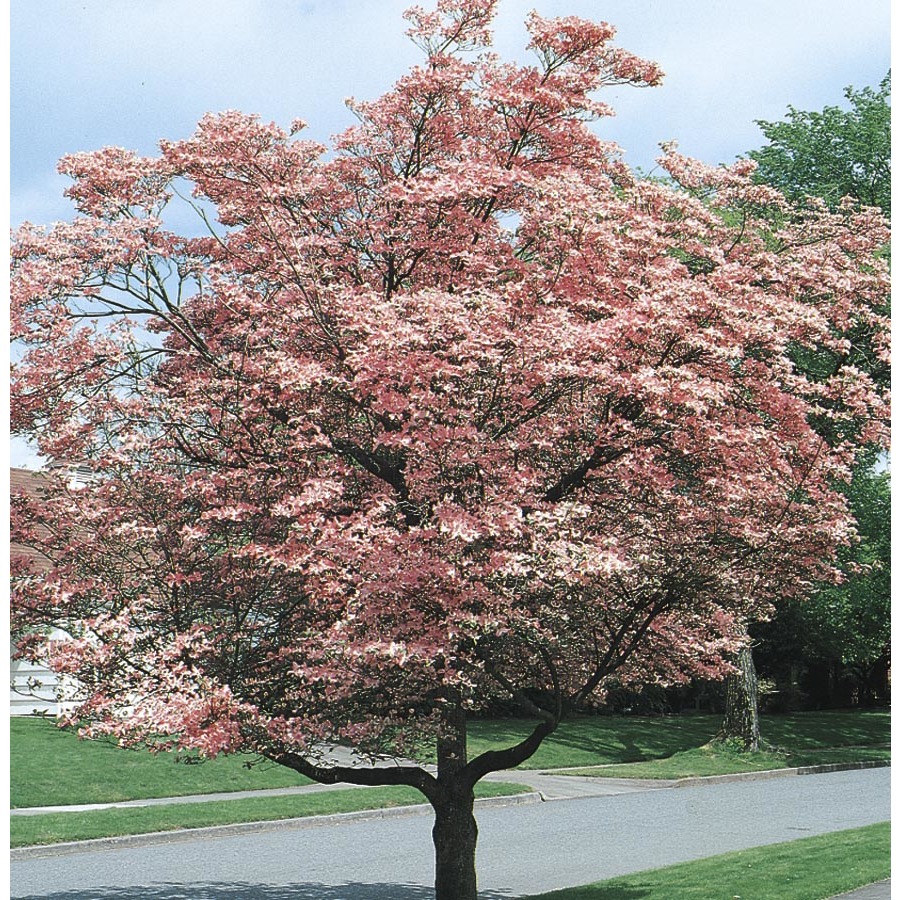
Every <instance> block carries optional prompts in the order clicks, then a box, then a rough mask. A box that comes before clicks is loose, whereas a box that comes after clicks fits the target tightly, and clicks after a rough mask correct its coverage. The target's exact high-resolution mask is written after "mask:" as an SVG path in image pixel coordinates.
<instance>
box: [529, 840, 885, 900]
mask: <svg viewBox="0 0 900 900" xmlns="http://www.w3.org/2000/svg"><path fill="white" fill-rule="evenodd" d="M890 850H891V848H890V823H889V822H881V823H879V824H877V825H867V826H865V827H864V828H853V829H850V830H848V831H834V832H830V833H829V834H820V835H816V836H814V837H808V838H798V839H797V840H795V841H788V842H786V843H783V844H768V845H766V846H763V847H753V848H751V849H749V850H739V851H737V852H734V853H724V854H722V855H720V856H711V857H708V858H706V859H700V860H695V861H693V862H686V863H678V864H677V865H674V866H666V867H665V868H661V869H650V870H648V871H645V872H637V873H635V874H632V875H624V876H621V877H619V878H613V879H610V880H608V881H600V882H596V883H595V884H588V885H583V886H581V887H574V888H566V889H564V890H561V891H551V892H550V893H547V894H539V895H535V896H532V897H528V898H523V900H638V898H640V900H737V898H739V900H773V898H776V897H777V898H778V900H822V898H823V897H831V896H834V895H835V894H841V893H844V892H845V891H850V890H853V889H854V888H858V887H862V886H863V885H866V884H871V883H872V882H874V881H881V880H882V879H885V878H887V877H888V876H889V875H890V871H891V859H890ZM712 886H715V887H712Z"/></svg>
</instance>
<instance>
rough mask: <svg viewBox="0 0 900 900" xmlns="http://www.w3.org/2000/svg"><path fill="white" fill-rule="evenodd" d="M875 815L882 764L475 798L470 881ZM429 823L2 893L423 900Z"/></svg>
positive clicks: (769, 838) (604, 864) (207, 848)
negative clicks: (474, 863) (559, 796)
mask: <svg viewBox="0 0 900 900" xmlns="http://www.w3.org/2000/svg"><path fill="white" fill-rule="evenodd" d="M889 818H890V769H888V768H883V769H869V770H863V771H854V772H834V773H829V774H826V775H808V776H795V777H785V778H776V779H771V780H760V781H746V782H733V783H728V784H716V785H712V784H705V785H698V786H695V787H681V788H672V789H668V790H654V791H648V792H640V793H628V794H619V795H617V796H610V797H595V798H585V799H576V800H559V801H552V802H547V803H540V804H531V805H521V806H509V807H499V808H497V807H494V808H483V809H481V810H480V811H479V813H478V819H479V826H480V839H479V852H478V870H479V886H480V888H481V897H482V898H483V900H500V898H509V897H516V896H520V895H522V894H527V893H536V892H539V891H545V890H551V889H553V888H558V887H565V886H569V885H576V884H584V883H586V882H590V881H596V880H599V879H602V878H610V877H613V876H615V875H621V874H625V873H628V872H635V871H640V870H641V869H647V868H653V867H656V866H663V865H668V864H670V863H674V862H680V861H683V860H689V859H697V858H700V857H704V856H711V855H713V854H716V853H723V852H726V851H729V850H738V849H741V848H745V847H753V846H759V845H762V844H769V843H777V842H780V841H787V840H792V839H794V838H799V837H806V836H809V835H813V834H821V833H824V832H828V831H837V830H840V829H844V828H855V827H858V826H860V825H867V824H870V823H873V822H882V821H885V820H887V819H889ZM430 829H431V820H430V817H429V816H426V815H410V816H403V817H400V818H393V819H371V820H357V821H353V822H345V823H342V824H329V825H321V826H316V827H308V826H307V827H300V828H286V827H280V828H273V829H272V830H270V831H265V832H261V833H256V834H245V835H239V836H231V837H216V838H208V837H207V838H203V839H197V840H193V841H190V842H185V843H168V844H167V843H160V844H156V845H153V846H144V847H140V848H130V849H107V850H95V851H92V852H78V853H71V854H66V855H59V856H50V857H44V858H40V859H28V860H22V861H17V862H13V863H12V871H11V884H12V891H11V896H12V897H14V898H31V900H37V898H41V900H427V898H430V897H431V896H432V893H431V890H430V887H429V885H430V884H431V880H432V872H433V869H432V861H431V857H432V847H431V839H430ZM709 900H716V897H715V895H714V894H712V893H711V894H710V897H709ZM723 900H731V896H730V894H728V892H727V891H726V892H725V893H724V894H723Z"/></svg>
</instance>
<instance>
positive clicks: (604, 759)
mask: <svg viewBox="0 0 900 900" xmlns="http://www.w3.org/2000/svg"><path fill="white" fill-rule="evenodd" d="M529 725H530V723H528V722H527V721H525V720H520V719H504V720H487V721H475V722H472V723H471V724H470V726H469V753H470V755H472V754H473V753H476V752H480V751H482V750H487V749H491V748H494V747H500V746H508V745H509V744H510V743H515V741H516V740H521V739H522V738H523V737H524V736H525V735H526V734H527V733H528V731H529ZM720 725H721V717H720V716H712V715H688V716H667V717H662V718H649V717H643V716H628V717H603V716H597V717H594V716H591V717H578V718H574V719H571V720H569V721H566V722H563V724H562V725H560V727H559V728H558V729H557V731H556V732H555V733H554V734H552V735H550V737H549V738H547V739H546V740H545V741H544V743H543V744H542V745H541V747H540V749H539V750H538V751H537V753H535V755H534V756H532V757H531V759H529V760H528V761H527V762H526V763H525V764H524V765H523V766H522V768H527V769H559V768H569V767H573V768H574V767H579V766H599V765H604V766H605V765H611V764H621V763H632V762H641V761H644V760H662V759H666V758H668V757H672V756H673V755H674V754H685V755H686V757H687V760H686V761H688V762H691V763H695V762H699V761H701V760H702V761H704V762H706V763H708V762H710V760H708V759H706V758H705V757H706V754H707V751H706V750H703V751H702V752H701V751H700V748H703V747H704V745H706V744H707V743H708V742H709V741H710V739H711V738H712V737H713V736H714V735H715V733H716V731H717V729H718V728H719V726H720ZM761 732H762V737H763V740H764V742H765V743H766V744H767V746H768V748H769V750H770V755H769V757H768V758H766V754H761V755H760V757H759V759H758V761H757V762H754V759H753V755H751V754H739V755H738V754H731V755H730V757H731V758H730V759H729V760H728V763H729V765H733V764H734V763H737V764H738V766H739V767H738V768H737V769H736V770H735V769H729V768H728V766H726V767H725V769H723V768H719V767H717V765H716V764H715V763H716V762H717V761H716V760H713V761H712V762H713V763H714V764H713V765H712V766H711V767H708V770H707V771H703V772H696V773H689V774H720V773H721V772H723V771H726V770H727V771H752V770H753V769H754V768H758V769H767V768H777V767H778V766H774V765H772V764H771V762H772V759H773V758H777V759H781V760H783V759H784V758H785V756H786V755H792V757H793V759H794V760H795V761H792V762H784V761H782V762H781V766H784V765H788V766H796V765H815V764H818V763H820V762H847V761H851V760H856V759H860V758H865V759H880V758H884V756H885V751H884V749H883V748H884V747H885V746H886V745H888V744H889V743H890V713H889V712H888V711H885V710H862V711H856V710H855V711H852V712H847V711H843V710H838V711H829V712H809V713H795V714H793V715H788V716H763V717H762V720H761ZM850 747H853V748H860V749H859V750H856V749H854V750H846V749H841V750H836V749H835V748H850ZM692 755H693V756H694V758H693V759H692V758H691V757H692ZM724 757H725V754H722V755H721V756H720V757H719V760H718V762H719V763H722V764H723V765H724V763H725V762H726V760H725V758H724ZM649 768H650V770H652V767H649ZM592 774H596V773H592ZM604 774H613V773H610V772H604ZM615 774H616V775H617V776H622V775H624V774H625V773H622V772H616V773H615ZM628 774H629V775H631V774H632V772H631V771H629V772H628ZM633 777H636V778H637V777H640V778H643V777H657V778H668V777H673V778H674V777H682V776H681V775H668V774H662V773H659V774H656V775H652V774H649V775H642V774H634V775H633Z"/></svg>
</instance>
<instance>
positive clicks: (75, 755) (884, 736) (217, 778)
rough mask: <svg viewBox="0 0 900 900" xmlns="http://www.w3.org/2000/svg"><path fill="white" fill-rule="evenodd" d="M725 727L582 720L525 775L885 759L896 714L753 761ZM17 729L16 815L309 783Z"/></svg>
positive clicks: (511, 737)
mask: <svg viewBox="0 0 900 900" xmlns="http://www.w3.org/2000/svg"><path fill="white" fill-rule="evenodd" d="M719 723H720V720H719V717H718V716H711V715H688V716H677V717H676V716H671V717H664V718H645V717H641V716H628V717H602V716H596V717H576V718H574V719H572V720H570V721H566V722H564V723H563V724H562V725H561V726H560V727H559V729H558V730H557V732H556V733H555V734H553V735H551V736H550V737H549V738H548V739H547V740H546V741H545V742H544V744H543V745H542V746H541V748H540V749H539V750H538V752H537V753H536V754H535V755H534V756H533V757H532V758H531V759H530V760H528V761H527V762H526V763H525V766H524V767H525V768H529V769H551V768H577V767H583V766H598V765H610V764H617V765H621V764H623V763H632V762H637V761H646V760H667V762H665V763H663V762H658V763H653V764H652V765H651V766H649V767H648V768H645V769H644V770H643V771H639V770H638V769H637V768H635V769H631V768H629V769H627V770H626V771H624V772H623V771H613V770H610V769H604V770H603V774H606V775H612V774H615V775H632V776H634V777H658V778H666V777H682V776H683V775H686V774H719V773H721V772H725V771H735V770H737V771H747V770H752V769H754V768H763V769H766V768H774V767H776V766H775V765H774V763H773V758H772V757H774V758H775V761H776V762H777V761H780V765H812V764H815V763H817V762H846V761H849V760H851V759H860V758H866V759H870V758H871V759H878V758H885V757H886V755H887V751H886V750H885V749H884V748H885V746H886V745H887V744H888V743H889V741H890V714H889V713H888V712H886V711H880V710H875V711H871V710H866V711H862V712H843V711H838V712H826V713H799V714H796V715H791V716H765V717H763V720H762V733H763V738H764V739H765V740H766V741H767V742H768V744H769V745H770V748H771V747H774V748H777V749H776V750H775V751H772V750H771V749H770V750H769V754H768V755H767V754H760V755H759V756H758V757H753V756H751V755H748V754H733V753H732V754H728V753H726V752H725V751H721V752H719V751H714V750H712V749H711V748H707V747H705V746H704V745H706V744H707V743H708V742H709V740H710V738H711V737H712V736H713V735H714V734H715V732H716V729H717V728H718V726H719ZM530 725H531V723H529V722H526V721H524V720H519V719H503V720H490V721H487V720H476V721H473V722H471V723H470V727H469V733H470V738H469V752H470V756H474V755H475V754H477V753H480V752H481V751H483V750H486V749H489V748H497V747H504V746H509V745H510V744H513V743H515V742H516V741H518V740H521V739H522V737H524V736H525V735H526V734H527V733H528V732H529V731H530ZM10 728H11V740H10V781H11V788H10V804H11V806H13V807H14V808H21V807H27V806H64V805H68V804H79V803H109V802H116V801H121V800H138V799H142V798H148V797H173V796H184V795H186V794H202V793H218V792H226V791H238V790H260V789H265V788H276V787H289V786H293V785H301V784H307V783H308V781H307V779H305V778H303V777H302V776H301V775H298V774H297V773H295V772H292V771H291V770H289V769H285V768H283V767H281V766H276V765H274V764H272V763H267V762H259V763H258V764H256V765H253V766H252V768H247V767H246V764H247V763H248V762H254V761H255V760H254V758H253V757H242V756H232V757H220V758H218V759H215V760H207V761H203V762H197V761H196V760H195V761H193V762H192V763H190V764H189V763H185V762H177V761H176V757H175V756H174V755H173V754H168V753H163V754H160V755H159V756H151V755H150V754H148V753H146V752H143V751H139V750H122V749H121V748H119V747H117V746H116V745H115V744H114V743H112V742H106V741H80V740H78V738H77V737H76V736H75V735H74V734H73V733H71V732H66V731H60V730H59V729H57V728H56V726H55V724H54V723H53V722H52V721H50V720H47V719H39V718H38V719H34V718H14V719H12V720H11V723H10ZM848 748H857V749H848ZM716 754H718V755H716ZM677 766H681V769H678V770H677V771H676V769H674V768H673V767H677ZM667 767H668V768H667ZM735 767H737V769H735ZM73 772H77V773H78V777H77V778H73V777H72V773H73ZM673 773H674V774H673ZM594 774H596V773H594Z"/></svg>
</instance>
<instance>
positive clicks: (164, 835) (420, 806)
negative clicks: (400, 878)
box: [9, 791, 543, 862]
mask: <svg viewBox="0 0 900 900" xmlns="http://www.w3.org/2000/svg"><path fill="white" fill-rule="evenodd" d="M542 801H543V798H542V797H541V795H540V793H539V792H538V791H529V792H528V793H527V794H511V795H510V796H508V797H483V798H481V799H477V800H476V801H475V808H476V809H484V808H486V807H487V808H490V807H492V806H522V805H525V804H531V803H541V802H542ZM431 812H432V809H431V805H430V804H428V803H415V804H410V805H409V806H390V807H387V808H385V809H361V810H358V811H356V812H346V813H332V814H331V815H327V816H301V817H299V818H295V819H269V820H267V821H263V822H241V823H236V824H234V825H211V826H208V827H205V828H182V829H179V830H176V831H151V832H148V833H147V834H126V835H122V836H120V837H108V838H91V839H89V840H85V841H63V842H60V843H58V844H35V845H33V846H30V847H16V848H14V849H12V850H10V853H9V859H10V861H11V862H19V861H22V860H27V859H41V858H43V857H48V856H70V855H72V854H74V853H87V852H91V851H95V850H121V849H128V848H132V847H150V846H154V845H157V844H181V843H187V842H188V841H193V840H196V839H197V838H215V837H232V836H234V835H240V834H254V833H256V832H260V831H273V830H276V829H278V830H281V829H291V830H296V829H300V828H321V827H324V826H326V825H338V824H341V823H344V822H359V821H368V820H371V819H396V818H399V817H401V816H421V815H424V814H430V813H431Z"/></svg>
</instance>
